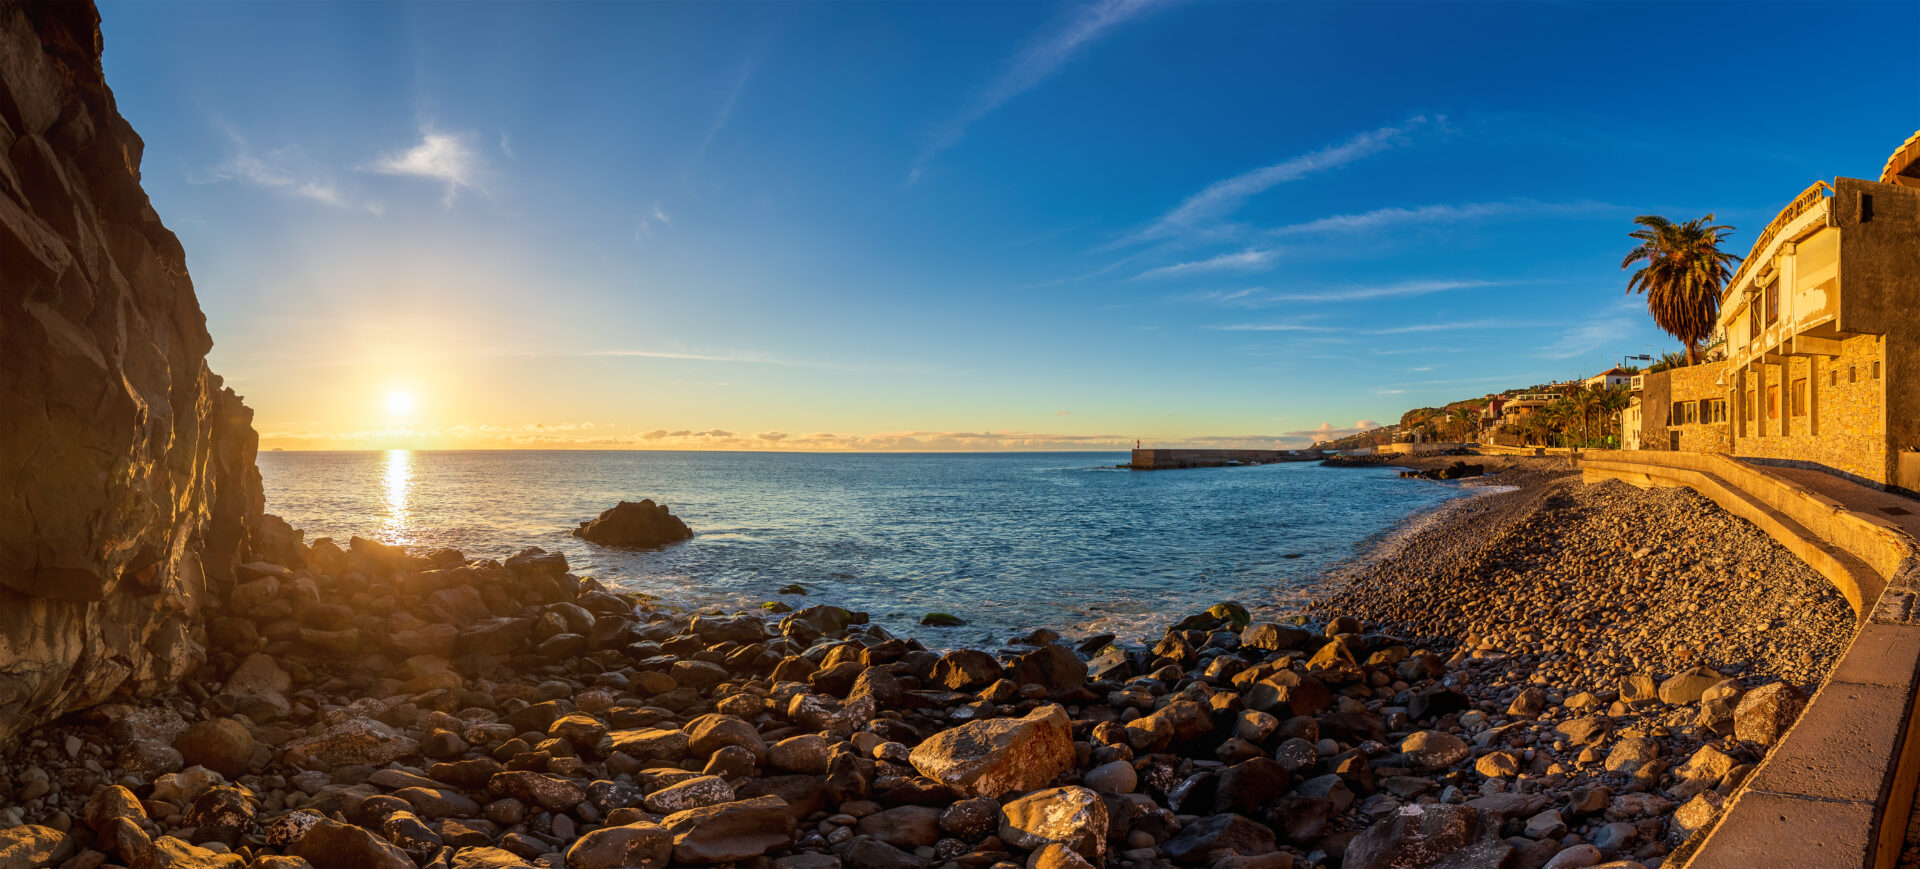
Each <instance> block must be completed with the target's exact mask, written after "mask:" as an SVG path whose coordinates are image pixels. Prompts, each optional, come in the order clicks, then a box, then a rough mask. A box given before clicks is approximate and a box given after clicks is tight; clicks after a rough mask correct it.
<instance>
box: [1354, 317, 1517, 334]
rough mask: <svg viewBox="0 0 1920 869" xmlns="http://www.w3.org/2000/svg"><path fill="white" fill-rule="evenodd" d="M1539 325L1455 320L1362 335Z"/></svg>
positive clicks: (1501, 321)
mask: <svg viewBox="0 0 1920 869" xmlns="http://www.w3.org/2000/svg"><path fill="white" fill-rule="evenodd" d="M1541 325H1543V324H1540V323H1522V322H1516V321H1512V320H1457V321H1454V322H1449V323H1414V324H1411V325H1407V326H1390V327H1387V328H1385V329H1366V330H1363V331H1362V332H1361V333H1360V334H1362V335H1409V334H1413V333H1416V332H1464V331H1467V330H1470V329H1526V328H1537V327H1539V326H1541Z"/></svg>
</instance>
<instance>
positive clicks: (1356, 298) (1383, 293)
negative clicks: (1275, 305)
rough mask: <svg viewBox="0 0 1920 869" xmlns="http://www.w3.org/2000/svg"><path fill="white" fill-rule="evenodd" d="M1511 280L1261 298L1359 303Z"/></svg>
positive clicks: (1422, 283) (1407, 283)
mask: <svg viewBox="0 0 1920 869" xmlns="http://www.w3.org/2000/svg"><path fill="white" fill-rule="evenodd" d="M1513 283H1517V282H1516V281H1482V280H1452V281H1401V282H1399V283H1393V284H1378V285H1374V286H1352V287H1345V288H1335V289H1329V290H1316V291H1313V292H1305V293H1275V294H1273V295H1270V296H1266V297H1264V298H1265V299H1267V300H1271V301H1274V302H1360V301H1365V300H1368V299H1399V298H1406V297H1408V296H1425V295H1430V294H1432V293H1444V292H1448V291H1450V290H1469V289H1478V288H1481V287H1497V286H1501V285H1504V284H1513Z"/></svg>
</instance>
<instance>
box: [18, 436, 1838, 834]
mask: <svg viewBox="0 0 1920 869" xmlns="http://www.w3.org/2000/svg"><path fill="white" fill-rule="evenodd" d="M1473 461H1475V462H1481V463H1484V464H1485V465H1486V466H1487V470H1488V472H1489V476H1487V477H1483V478H1475V479H1473V480H1471V481H1469V482H1468V483H1467V484H1464V485H1467V486H1469V487H1470V488H1472V487H1477V488H1480V489H1481V490H1482V492H1483V493H1482V494H1478V495H1477V496H1475V497H1469V498H1461V499H1457V500H1453V501H1450V502H1448V503H1447V504H1445V505H1443V506H1442V507H1440V508H1438V509H1437V510H1436V511H1434V512H1432V513H1430V514H1428V515H1426V516H1423V517H1421V518H1420V519H1419V520H1418V521H1416V522H1414V523H1412V524H1410V525H1409V526H1408V530H1407V531H1406V532H1405V533H1404V534H1401V535H1398V536H1396V537H1395V538H1394V539H1393V540H1392V541H1391V542H1390V543H1389V544H1388V545H1386V546H1385V547H1383V548H1382V549H1381V550H1380V551H1378V552H1376V553H1374V554H1373V556H1372V557H1370V558H1368V559H1365V560H1362V561H1357V562H1355V563H1353V564H1349V565H1345V566H1343V567H1341V568H1340V569H1339V570H1337V571H1336V572H1335V575H1334V576H1332V577H1329V581H1328V582H1327V583H1326V584H1324V585H1323V586H1322V590H1321V591H1320V593H1318V594H1317V595H1316V596H1314V597H1313V598H1312V599H1310V600H1308V601H1306V602H1304V603H1303V604H1301V605H1300V606H1298V607H1296V608H1290V609H1287V610H1284V611H1281V610H1270V609H1268V608H1264V607H1260V608H1256V610H1255V611H1254V612H1251V613H1250V612H1248V610H1247V609H1246V608H1245V607H1243V606H1241V605H1239V604H1237V603H1234V602H1224V601H1223V602H1221V603H1220V604H1219V605H1218V606H1215V607H1213V608H1211V609H1209V610H1207V611H1205V612H1195V613H1184V612H1182V613H1165V614H1164V616H1165V620H1166V622H1167V624H1166V625H1165V626H1164V629H1163V630H1160V631H1158V632H1156V634H1157V640H1155V641H1154V642H1153V644H1152V645H1151V646H1146V645H1137V646H1136V645H1128V644H1118V645H1117V644H1116V638H1115V637H1114V636H1112V635H1110V634H1103V635H1095V636H1087V635H1084V634H1080V633H1076V632H1075V626H1073V625H1062V626H1059V628H1058V630H1040V631H1036V632H1034V633H1032V634H1030V635H1026V636H1022V637H1017V638H1015V637H1009V638H1007V642H1005V643H1004V644H1001V645H997V646H992V647H983V648H974V649H942V648H937V647H936V648H929V647H928V646H927V645H926V644H924V643H923V642H922V641H921V640H919V639H916V638H914V637H913V636H911V635H907V636H901V635H895V634H893V633H889V632H888V631H886V630H884V629H881V628H879V627H878V626H876V625H872V624H870V623H868V620H867V619H866V617H865V615H864V614H862V613H858V612H853V611H849V610H847V609H843V608H840V607H838V606H835V605H833V603H832V602H831V601H820V600H811V599H809V598H808V597H807V596H804V595H783V596H781V599H780V600H779V601H777V603H778V604H779V606H776V607H773V608H771V609H773V610H783V609H784V610H786V611H785V612H770V611H767V610H760V611H753V612H719V611H705V610H699V609H691V610H689V609H667V608H662V607H660V606H658V602H657V601H651V600H648V599H645V598H643V597H641V596H638V595H634V594H631V593H623V592H620V591H618V590H616V589H609V588H605V587H602V586H601V585H600V584H599V583H598V582H596V581H594V580H592V579H590V578H582V577H580V576H578V575H576V574H574V573H572V572H570V571H569V568H568V564H567V563H566V559H565V558H564V557H563V556H561V555H559V554H557V553H547V552H541V551H539V550H528V551H525V552H522V553H521V554H519V555H517V556H515V557H513V558H509V559H505V560H502V561H494V560H469V559H467V558H466V557H465V556H463V555H462V554H460V553H458V552H454V551H451V550H438V551H433V552H421V551H406V550H401V549H398V548H394V547H387V546H383V545H381V544H378V543H375V542H372V541H368V540H360V539H355V540H351V541H345V542H340V541H332V540H316V541H311V542H304V541H303V542H298V543H294V542H292V541H283V543H285V545H282V546H280V547H277V548H275V549H274V550H273V551H276V552H279V553H283V555H282V557H279V558H278V559H277V561H278V562H281V563H276V562H275V561H260V562H254V563H251V564H248V565H245V566H244V567H243V568H242V575H243V577H244V582H243V583H242V584H241V585H240V586H239V587H238V588H237V589H236V590H235V592H234V593H233V594H232V595H231V596H230V599H229V600H228V601H227V602H226V603H225V609H224V610H223V611H222V612H220V613H218V614H215V615H214V616H213V617H211V618H210V620H209V621H208V627H207V636H206V638H205V639H206V644H207V647H208V648H209V650H210V651H209V654H208V657H207V660H206V662H205V663H204V664H203V665H202V666H201V667H200V668H199V670H198V671H197V673H196V674H195V677H194V678H192V679H190V680H188V681H186V682H184V683H183V684H182V685H181V687H180V688H179V690H177V691H174V692H171V693H166V694H161V695H158V696H154V697H149V698H143V699H140V700H138V701H131V700H129V701H128V702H125V703H112V704H108V705H104V706H98V707H95V708H93V709H90V710H87V711H84V712H81V713H77V714H75V715H73V716H70V717H68V718H66V719H62V720H58V721H55V722H53V723H50V724H47V725H44V726H42V727H40V728H38V729H37V730H35V731H33V732H31V733H29V734H28V735H27V736H26V737H25V738H23V739H22V740H20V741H19V743H18V745H17V748H16V750H15V751H14V752H13V753H12V754H11V755H10V756H8V757H6V758H4V760H0V805H4V806H5V807H6V808H4V809H0V854H15V853H19V854H29V855H40V856H42V857H44V858H45V860H44V862H39V863H24V864H23V865H60V866H69V867H97V866H103V865H112V866H132V867H148V866H155V867H229V869H239V867H262V869H299V867H305V866H310V867H333V866H342V867H344V866H365V867H382V869H414V867H425V869H453V867H462V869H468V867H472V869H479V867H488V869H506V867H556V869H557V867H570V869H613V867H620V866H664V865H670V864H671V865H721V864H737V865H742V866H754V867H777V869H833V867H842V866H846V867H855V869H923V867H935V866H938V867H949V869H960V867H969V869H975V867H996V869H1014V867H1026V869H1065V867H1081V866H1105V867H1116V869H1149V867H1170V866H1209V867H1214V869H1290V867H1309V866H1320V867H1351V869H1389V867H1404V866H1413V865H1418V866H1425V865H1428V863H1426V862H1418V861H1419V860H1420V859H1421V857H1420V855H1423V854H1424V855H1433V854H1437V853H1446V854H1450V855H1451V856H1450V857H1449V858H1448V860H1449V862H1447V863H1446V864H1445V865H1448V866H1453V867H1463V869H1464V867H1485V869H1540V867H1551V869H1569V867H1586V866H1606V867H1610V869H1653V867H1662V866H1669V867H1670V866H1677V865H1679V861H1680V860H1681V859H1682V858H1683V857H1684V855H1685V853H1686V852H1687V850H1688V849H1689V848H1690V847H1692V843H1697V842H1698V840H1699V834H1700V833H1701V831H1702V830H1704V829H1706V828H1707V827H1708V826H1709V825H1711V823H1712V822H1713V820H1714V817H1715V815H1716V813H1717V811H1718V810H1719V808H1720V807H1721V805H1722V804H1723V802H1724V801H1725V799H1726V797H1727V796H1729V795H1730V794H1732V793H1733V792H1734V790H1735V789H1737V788H1738V786H1739V784H1740V782H1741V781H1742V780H1743V779H1744V778H1745V776H1746V775H1748V774H1749V773H1750V772H1751V771H1752V770H1753V769H1754V767H1755V765H1756V764H1757V763H1758V762H1760V761H1761V760H1762V759H1763V758H1764V756H1765V754H1766V752H1767V750H1768V748H1769V747H1770V746H1771V745H1772V744H1774V743H1775V742H1776V741H1778V739H1779V738H1780V737H1781V736H1782V735H1783V734H1784V732H1785V731H1786V729H1787V728H1789V727H1790V726H1791V725H1792V723H1793V721H1794V720H1795V718H1796V717H1797V715H1798V713H1799V711H1800V710H1801V708H1802V707H1803V705H1804V703H1805V700H1806V698H1807V696H1808V695H1810V694H1811V693H1812V692H1813V691H1814V690H1815V689H1817V687H1818V685H1819V684H1820V682H1821V680H1822V679H1823V678H1824V676H1825V674H1826V672H1827V670H1828V668H1829V667H1830V666H1831V664H1832V662H1833V661H1834V659H1835V657H1836V656H1837V654H1838V653H1839V652H1840V651H1841V650H1842V649H1844V648H1845V646H1846V644H1847V641H1848V640H1849V639H1850V638H1851V634H1852V630H1853V624H1854V618H1853V614H1852V611H1851V610H1850V609H1849V608H1848V606H1847V604H1846V602H1845V601H1844V600H1843V599H1841V598H1840V597H1839V596H1838V595H1837V594H1836V593H1835V592H1834V591H1833V590H1832V589H1831V587H1830V586H1828V585H1827V583H1826V581H1825V580H1824V579H1822V578H1821V577H1820V576H1819V575H1818V574H1817V573H1815V572H1813V571H1812V570H1811V569H1810V568H1808V567H1807V566H1806V565H1805V564H1803V563H1801V562H1800V561H1798V560H1797V559H1795V558H1794V557H1793V556H1791V555H1790V554H1788V553H1786V552H1785V550H1783V549H1781V548H1780V547H1779V546H1778V545H1777V544H1774V543H1773V542H1772V541H1770V540H1769V539H1768V538H1767V537H1766V536H1765V535H1764V534H1763V533H1761V532H1760V531H1759V530H1757V529H1755V528H1754V527H1752V526H1751V525H1749V524H1747V523H1745V522H1744V521H1742V520H1739V519H1736V518H1733V517H1731V516H1729V515H1727V514H1725V513H1724V512H1722V511H1720V510H1719V509H1718V508H1717V507H1715V506H1714V505H1713V504H1712V503H1711V502H1709V501H1707V500H1706V499H1704V498H1702V497H1700V496H1698V495H1697V494H1694V493H1692V492H1690V491H1688V490H1653V491H1640V490H1637V489H1633V488H1631V487H1628V486H1626V485H1624V484H1620V483H1605V484H1599V485H1593V486H1588V485H1584V484H1583V483H1581V482H1580V480H1579V477H1578V475H1577V474H1576V473H1574V472H1572V471H1569V470H1568V469H1567V467H1566V463H1565V461H1564V460H1551V459H1508V458H1500V457H1484V458H1477V459H1474V460H1473ZM1415 464H1417V463H1415ZM1168 473H1176V472H1168ZM1325 473H1330V474H1332V473H1341V471H1340V470H1339V469H1333V468H1329V469H1325ZM1405 484H1406V485H1409V486H1415V485H1462V484H1455V483H1433V482H1428V481H1420V480H1409V481H1406V483H1405Z"/></svg>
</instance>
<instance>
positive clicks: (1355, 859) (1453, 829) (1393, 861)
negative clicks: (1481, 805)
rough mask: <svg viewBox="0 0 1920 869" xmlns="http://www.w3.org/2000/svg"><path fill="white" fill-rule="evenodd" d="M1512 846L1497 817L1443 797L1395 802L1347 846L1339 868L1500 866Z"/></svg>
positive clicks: (1475, 868) (1489, 868)
mask: <svg viewBox="0 0 1920 869" xmlns="http://www.w3.org/2000/svg"><path fill="white" fill-rule="evenodd" d="M1512 852H1513V846H1512V845H1509V844H1507V843H1506V841H1505V840H1503V839H1501V838H1500V818H1499V817H1498V816H1497V815H1493V814H1490V813H1488V812H1482V811H1480V810H1479V809H1475V808H1471V807H1468V806H1454V805H1447V804H1444V803H1432V804H1419V803H1416V804H1414V805H1408V806H1401V807H1400V808H1399V809H1396V810H1394V811H1393V813H1391V814H1389V815H1387V816H1386V817H1385V818H1382V819H1380V820H1378V821H1375V822H1373V825H1372V826H1370V827H1368V828H1367V829H1366V831H1365V832H1362V833H1361V834H1360V835H1359V836H1357V837H1355V838H1354V840H1353V842H1352V843H1351V844H1349V845H1348V846H1347V854H1346V858H1345V860H1344V861H1343V862H1342V863H1341V866H1343V867H1345V869H1427V867H1442V866H1444V867H1446V869H1500V867H1501V866H1503V865H1505V863H1506V860H1507V856H1508V855H1509V854H1511V853H1512Z"/></svg>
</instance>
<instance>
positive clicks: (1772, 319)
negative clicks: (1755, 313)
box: [1767, 278, 1780, 326]
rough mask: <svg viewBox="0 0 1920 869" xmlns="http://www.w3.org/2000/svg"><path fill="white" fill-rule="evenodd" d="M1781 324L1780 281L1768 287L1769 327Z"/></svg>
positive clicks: (1776, 279) (1777, 279) (1777, 280)
mask: <svg viewBox="0 0 1920 869" xmlns="http://www.w3.org/2000/svg"><path fill="white" fill-rule="evenodd" d="M1778 322H1780V279H1779V278H1774V279H1773V283H1770V284H1768V285H1767V325H1769V326H1771V325H1773V324H1775V323H1778Z"/></svg>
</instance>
